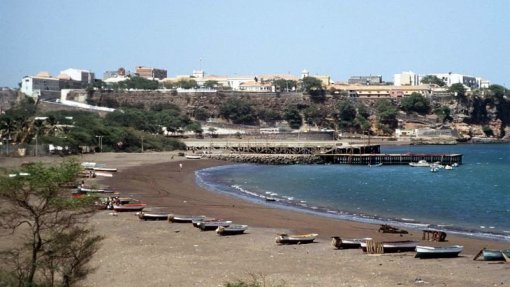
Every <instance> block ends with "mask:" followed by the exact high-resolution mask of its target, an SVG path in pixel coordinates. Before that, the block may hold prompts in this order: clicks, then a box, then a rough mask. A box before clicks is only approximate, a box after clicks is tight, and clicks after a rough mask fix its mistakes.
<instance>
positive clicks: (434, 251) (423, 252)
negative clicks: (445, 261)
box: [415, 245, 464, 258]
mask: <svg viewBox="0 0 510 287" xmlns="http://www.w3.org/2000/svg"><path fill="white" fill-rule="evenodd" d="M463 249H464V247H463V246H461V245H453V246H444V247H432V246H416V256H415V257H416V258H450V257H457V256H459V253H461V252H462V250H463Z"/></svg>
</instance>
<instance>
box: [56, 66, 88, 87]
mask: <svg viewBox="0 0 510 287" xmlns="http://www.w3.org/2000/svg"><path fill="white" fill-rule="evenodd" d="M60 74H65V75H68V76H69V77H70V78H71V80H73V81H77V82H81V83H82V85H83V87H85V86H87V85H89V84H93V83H94V79H95V78H94V73H92V72H90V71H88V70H80V69H67V70H63V71H60Z"/></svg>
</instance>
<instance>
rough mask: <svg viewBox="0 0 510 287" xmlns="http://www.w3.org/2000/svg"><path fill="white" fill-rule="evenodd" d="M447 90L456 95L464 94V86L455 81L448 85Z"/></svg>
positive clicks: (463, 95)
mask: <svg viewBox="0 0 510 287" xmlns="http://www.w3.org/2000/svg"><path fill="white" fill-rule="evenodd" d="M448 92H450V93H452V94H454V95H455V96H456V97H459V98H463V97H465V96H466V88H465V87H464V85H463V84H461V83H456V84H453V85H451V86H450V88H449V89H448Z"/></svg>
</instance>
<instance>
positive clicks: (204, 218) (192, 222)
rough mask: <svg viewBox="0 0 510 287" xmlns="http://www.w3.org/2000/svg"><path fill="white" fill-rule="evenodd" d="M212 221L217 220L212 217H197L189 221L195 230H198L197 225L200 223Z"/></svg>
mask: <svg viewBox="0 0 510 287" xmlns="http://www.w3.org/2000/svg"><path fill="white" fill-rule="evenodd" d="M213 220H217V219H216V218H212V217H205V216H204V217H197V218H193V219H192V220H191V224H193V226H194V227H196V228H199V226H198V224H199V223H200V222H202V221H213Z"/></svg>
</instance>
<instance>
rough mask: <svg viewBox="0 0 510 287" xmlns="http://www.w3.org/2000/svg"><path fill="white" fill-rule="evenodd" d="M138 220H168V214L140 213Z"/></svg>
mask: <svg viewBox="0 0 510 287" xmlns="http://www.w3.org/2000/svg"><path fill="white" fill-rule="evenodd" d="M138 218H140V219H142V220H145V221H147V220H168V213H152V212H151V213H149V212H140V213H138Z"/></svg>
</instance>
